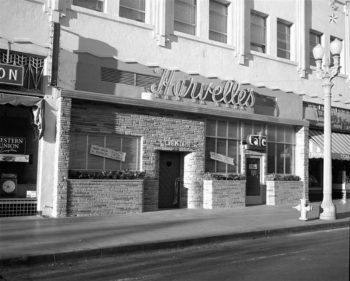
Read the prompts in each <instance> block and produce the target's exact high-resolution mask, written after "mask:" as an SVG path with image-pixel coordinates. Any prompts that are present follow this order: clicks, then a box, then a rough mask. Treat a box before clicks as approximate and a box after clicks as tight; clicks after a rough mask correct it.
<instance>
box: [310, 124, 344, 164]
mask: <svg viewBox="0 0 350 281" xmlns="http://www.w3.org/2000/svg"><path fill="white" fill-rule="evenodd" d="M309 138H310V140H309V158H323V140H324V137H323V131H317V130H310V131H309ZM332 159H336V160H348V161H350V134H349V135H348V134H341V133H332Z"/></svg>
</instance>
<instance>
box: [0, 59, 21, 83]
mask: <svg viewBox="0 0 350 281" xmlns="http://www.w3.org/2000/svg"><path fill="white" fill-rule="evenodd" d="M23 78H24V76H23V67H22V66H16V65H9V64H3V63H0V84H7V85H16V86H23Z"/></svg>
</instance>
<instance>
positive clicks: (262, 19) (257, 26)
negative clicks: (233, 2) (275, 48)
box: [250, 11, 266, 53]
mask: <svg viewBox="0 0 350 281" xmlns="http://www.w3.org/2000/svg"><path fill="white" fill-rule="evenodd" d="M250 19H251V23H250V49H251V50H253V51H257V52H260V53H266V16H265V15H262V14H260V13H257V12H255V11H252V12H251V15H250Z"/></svg>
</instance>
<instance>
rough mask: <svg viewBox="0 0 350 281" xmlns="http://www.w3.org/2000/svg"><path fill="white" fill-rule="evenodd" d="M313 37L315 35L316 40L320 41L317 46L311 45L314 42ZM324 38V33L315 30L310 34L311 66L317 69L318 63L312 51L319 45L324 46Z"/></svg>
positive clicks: (311, 30)
mask: <svg viewBox="0 0 350 281" xmlns="http://www.w3.org/2000/svg"><path fill="white" fill-rule="evenodd" d="M312 35H314V38H318V41H319V42H317V43H316V44H315V45H312V44H311V43H313V42H311V37H312ZM322 36H323V33H322V32H320V31H317V30H314V29H310V32H309V66H310V67H316V61H315V58H314V55H313V53H312V50H313V48H314V47H315V46H317V45H318V44H321V45H322Z"/></svg>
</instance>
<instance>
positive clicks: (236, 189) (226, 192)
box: [203, 180, 246, 209]
mask: <svg viewBox="0 0 350 281" xmlns="http://www.w3.org/2000/svg"><path fill="white" fill-rule="evenodd" d="M245 185H246V181H245V180H244V181H243V180H242V181H232V180H204V181H203V208H204V209H217V208H235V207H244V206H245V191H246V186H245Z"/></svg>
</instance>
